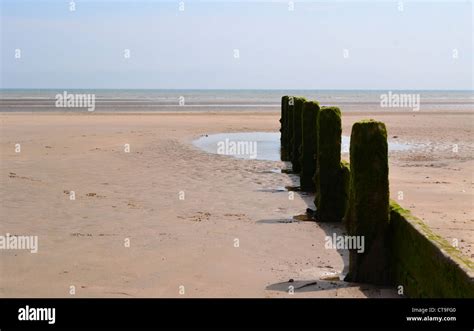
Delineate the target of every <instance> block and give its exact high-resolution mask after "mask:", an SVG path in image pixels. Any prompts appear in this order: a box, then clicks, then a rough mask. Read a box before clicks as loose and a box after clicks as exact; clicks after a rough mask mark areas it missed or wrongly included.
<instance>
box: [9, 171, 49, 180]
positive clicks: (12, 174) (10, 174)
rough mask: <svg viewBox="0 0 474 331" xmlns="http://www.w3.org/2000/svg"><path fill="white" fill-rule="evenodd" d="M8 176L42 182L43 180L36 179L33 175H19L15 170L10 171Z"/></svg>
mask: <svg viewBox="0 0 474 331" xmlns="http://www.w3.org/2000/svg"><path fill="white" fill-rule="evenodd" d="M8 177H10V178H18V179H25V180H29V181H32V182H41V180H39V179H35V178H32V177H26V176H18V175H17V174H16V173H14V172H10V173H9V174H8Z"/></svg>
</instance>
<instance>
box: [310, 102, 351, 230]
mask: <svg viewBox="0 0 474 331" xmlns="http://www.w3.org/2000/svg"><path fill="white" fill-rule="evenodd" d="M316 128H317V129H316V131H317V133H318V138H317V159H316V173H315V176H314V177H315V179H314V180H315V184H316V197H315V205H316V215H317V219H318V220H319V221H322V222H338V221H341V220H342V218H343V217H344V214H345V210H346V205H347V185H348V179H349V178H348V177H349V176H348V174H349V167H348V166H347V164H345V163H341V134H342V127H341V111H340V110H339V108H337V107H322V108H321V111H320V112H319V116H318V121H317V126H316Z"/></svg>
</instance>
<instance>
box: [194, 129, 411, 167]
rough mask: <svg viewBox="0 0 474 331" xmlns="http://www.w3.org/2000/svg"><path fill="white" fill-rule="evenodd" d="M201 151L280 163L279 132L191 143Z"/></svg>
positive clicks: (345, 142)
mask: <svg viewBox="0 0 474 331" xmlns="http://www.w3.org/2000/svg"><path fill="white" fill-rule="evenodd" d="M341 143H342V146H341V152H342V154H347V153H349V146H350V137H348V136H342V141H341ZM193 144H194V145H195V146H196V147H199V148H201V149H202V150H204V151H206V152H208V153H213V154H221V155H229V156H233V157H236V158H240V159H255V160H267V161H280V133H279V132H237V133H218V134H211V135H206V136H202V137H200V138H199V139H196V140H194V141H193ZM413 147H414V146H413V145H409V144H402V143H397V142H389V143H388V150H389V151H390V152H393V151H408V150H410V149H412V148H413Z"/></svg>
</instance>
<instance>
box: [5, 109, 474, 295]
mask: <svg viewBox="0 0 474 331" xmlns="http://www.w3.org/2000/svg"><path fill="white" fill-rule="evenodd" d="M362 118H375V119H378V120H382V121H384V122H385V123H386V124H387V127H388V131H389V137H390V139H391V140H394V141H399V142H401V143H416V144H418V145H419V146H421V147H420V148H418V149H415V150H410V151H408V152H395V153H391V155H390V188H391V196H392V198H393V199H395V200H397V198H398V196H399V191H403V200H402V201H398V202H399V203H400V204H401V205H402V206H403V207H405V208H409V209H411V210H412V212H413V213H414V214H415V215H416V216H418V217H420V218H422V219H423V220H424V221H425V222H426V223H427V224H428V225H429V226H430V227H431V228H433V230H434V231H435V232H437V233H439V234H440V235H442V236H443V237H445V238H447V239H448V240H450V241H451V240H452V239H454V238H456V239H458V241H459V246H460V249H461V251H462V252H463V254H465V255H467V256H469V257H470V258H471V259H472V258H473V253H474V252H473V251H472V245H473V241H474V240H473V238H474V236H473V233H474V232H473V231H474V217H473V216H474V215H473V213H474V209H473V208H472V207H473V177H472V169H473V166H474V161H473V155H474V154H473V150H474V145H473V144H472V123H473V121H472V120H473V114H471V113H460V112H458V113H456V114H451V113H449V112H437V113H424V112H419V113H416V114H414V113H411V112H410V113H408V112H407V113H383V114H380V113H378V114H370V113H363V112H358V113H346V114H344V115H343V131H344V132H343V134H345V135H350V126H351V124H352V123H353V122H354V121H356V120H358V119H362ZM0 120H1V132H2V133H1V135H0V138H1V140H0V151H1V170H2V171H1V179H0V181H1V187H2V189H1V191H0V195H1V201H2V204H1V209H0V212H1V215H2V222H0V233H2V234H4V233H11V234H17V235H37V236H38V238H39V249H38V253H36V254H32V253H29V252H27V251H19V250H17V251H15V250H4V251H2V252H1V255H0V265H1V266H2V267H1V269H0V276H1V279H2V281H1V283H0V296H2V297H25V296H33V297H45V296H46V297H70V296H71V295H70V286H75V289H76V294H75V296H76V297H293V296H294V297H381V296H382V297H386V296H396V293H395V291H394V290H392V289H383V288H379V287H374V286H368V285H361V284H348V283H345V282H342V281H339V280H338V279H337V275H338V274H340V273H341V272H342V271H343V268H344V264H345V263H347V255H348V254H347V252H338V251H335V250H328V249H325V248H324V243H325V241H324V238H325V236H326V235H329V236H332V234H333V233H337V234H342V233H343V228H342V226H341V225H338V224H322V225H318V224H315V223H312V222H304V221H292V220H291V219H292V217H293V216H294V215H299V214H302V213H304V211H305V209H306V208H307V207H308V206H309V207H311V206H312V200H313V197H312V196H310V195H304V194H298V193H297V194H295V197H294V200H290V199H289V194H288V192H285V191H280V190H278V189H277V188H280V187H284V186H292V185H296V184H297V182H298V178H297V177H294V176H292V175H287V174H282V173H278V172H277V171H274V169H282V168H286V167H287V166H288V165H287V164H285V163H283V162H279V161H261V160H241V159H236V158H233V157H228V156H222V155H215V154H208V153H206V152H204V151H202V150H200V149H198V148H197V147H195V146H194V145H193V144H192V141H193V140H194V139H196V138H198V137H200V136H201V135H204V134H211V133H220V132H240V131H249V132H255V131H262V132H276V131H277V130H278V129H279V122H278V120H279V114H278V113H271V112H265V113H260V114H259V113H252V112H240V113H236V112H232V113H231V112H229V113H227V112H226V113H204V112H203V113H160V114H151V113H148V114H133V113H128V114H111V113H110V114H109V113H108V114H103V113H88V114H86V113H81V114H71V113H69V114H58V113H55V114H48V113H42V114H35V115H32V114H31V113H30V114H28V113H22V114H15V113H2V114H1V115H0ZM17 143H19V144H21V153H15V144H17ZM125 144H129V145H130V152H129V153H126V152H125V151H124V145H125ZM455 144H457V151H454V150H456V148H455V147H456V146H455ZM346 157H347V156H346ZM70 191H74V192H75V194H76V199H75V200H70V198H69V194H70V193H69V192H70ZM128 242H129V243H130V245H129V246H130V247H126V246H127V245H126V244H127V243H128ZM290 280H292V282H289V281H290ZM290 286H293V288H294V292H295V293H294V294H291V293H288V292H289V289H291V288H289V287H290ZM183 290H184V294H183ZM290 292H291V290H290Z"/></svg>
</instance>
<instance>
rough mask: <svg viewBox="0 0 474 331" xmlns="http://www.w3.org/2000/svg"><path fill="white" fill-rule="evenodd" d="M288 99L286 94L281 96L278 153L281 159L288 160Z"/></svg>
mask: <svg viewBox="0 0 474 331" xmlns="http://www.w3.org/2000/svg"><path fill="white" fill-rule="evenodd" d="M288 101H289V97H288V96H287V95H285V96H283V97H282V98H281V118H280V133H281V136H280V146H281V147H280V155H281V160H282V161H289V160H290V157H289V153H288V140H289V133H290V132H291V131H290V130H289V129H288Z"/></svg>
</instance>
